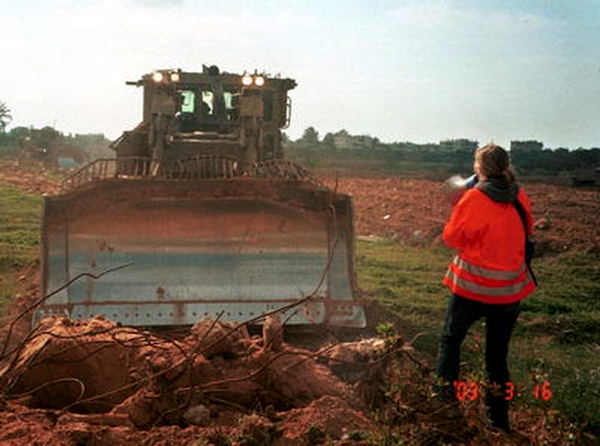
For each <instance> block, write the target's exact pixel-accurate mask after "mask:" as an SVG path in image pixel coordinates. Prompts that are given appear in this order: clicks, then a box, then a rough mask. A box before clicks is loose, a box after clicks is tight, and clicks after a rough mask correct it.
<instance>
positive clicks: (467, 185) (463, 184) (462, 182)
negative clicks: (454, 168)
mask: <svg viewBox="0 0 600 446" xmlns="http://www.w3.org/2000/svg"><path fill="white" fill-rule="evenodd" d="M477 181H479V179H478V178H477V175H476V174H473V175H471V176H470V177H468V178H463V177H462V176H460V175H453V176H451V177H450V178H448V179H447V180H446V181H444V192H445V194H446V198H447V200H448V201H449V202H450V203H451V204H452V205H453V206H454V205H455V204H456V203H458V200H460V197H462V196H463V194H464V193H465V192H466V191H467V190H469V189H472V188H474V187H475V185H476V184H477Z"/></svg>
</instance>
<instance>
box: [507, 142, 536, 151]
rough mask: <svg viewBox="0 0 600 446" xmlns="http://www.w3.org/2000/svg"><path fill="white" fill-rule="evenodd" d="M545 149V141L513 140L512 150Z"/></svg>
mask: <svg viewBox="0 0 600 446" xmlns="http://www.w3.org/2000/svg"><path fill="white" fill-rule="evenodd" d="M542 150H544V143H543V142H541V141H535V140H530V141H511V142H510V151H511V152H513V151H514V152H541V151H542Z"/></svg>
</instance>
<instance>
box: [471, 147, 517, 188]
mask: <svg viewBox="0 0 600 446" xmlns="http://www.w3.org/2000/svg"><path fill="white" fill-rule="evenodd" d="M475 161H477V163H478V164H479V168H480V169H481V172H482V173H483V174H484V175H485V176H486V177H488V178H502V179H503V180H504V181H506V182H507V183H508V184H512V183H514V182H515V181H516V176H515V172H514V170H513V168H512V166H511V164H510V156H509V154H508V152H507V151H506V150H504V149H503V148H502V147H500V146H497V145H496V144H487V145H485V146H483V147H480V148H478V149H477V150H476V151H475Z"/></svg>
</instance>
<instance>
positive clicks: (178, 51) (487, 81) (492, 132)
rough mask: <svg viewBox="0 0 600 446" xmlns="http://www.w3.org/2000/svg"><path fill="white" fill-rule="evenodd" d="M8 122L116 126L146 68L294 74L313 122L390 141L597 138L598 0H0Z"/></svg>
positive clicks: (304, 121)
mask: <svg viewBox="0 0 600 446" xmlns="http://www.w3.org/2000/svg"><path fill="white" fill-rule="evenodd" d="M0 57H1V58H0V101H2V102H4V103H6V104H7V105H8V106H9V107H10V109H11V110H12V115H13V122H12V123H11V125H10V126H9V129H10V128H11V127H14V126H18V125H23V126H35V127H42V126H45V125H51V126H54V127H55V128H57V129H58V130H60V131H62V132H64V133H104V134H105V135H106V136H107V137H109V138H111V139H114V138H116V137H118V136H119V135H120V134H121V132H122V131H124V130H129V129H131V128H133V127H134V126H135V125H136V124H137V123H138V122H139V121H140V120H141V101H142V96H141V90H140V89H136V87H132V86H126V85H125V81H128V80H137V79H139V78H140V77H141V76H142V75H143V74H145V73H149V72H151V71H153V70H155V69H162V68H181V69H182V70H184V71H200V70H201V67H202V64H206V65H213V64H215V65H217V66H219V67H220V68H221V70H223V71H229V72H234V73H235V72H239V73H241V72H243V71H244V70H251V71H254V69H258V70H259V71H263V70H264V71H266V72H267V73H271V74H277V73H280V74H281V75H282V76H283V77H290V78H293V79H296V81H297V82H298V87H296V89H294V90H293V91H291V93H290V95H291V97H292V104H293V105H292V106H293V111H292V125H291V127H290V128H289V129H288V130H287V133H288V135H289V136H290V137H292V138H293V139H295V138H298V137H300V136H301V135H302V132H303V131H304V129H305V128H306V127H308V126H313V127H315V128H316V129H317V130H318V131H319V134H320V135H321V137H322V136H324V135H325V134H326V133H327V132H336V131H339V130H341V129H345V130H347V131H349V132H350V133H351V134H368V135H371V136H374V137H378V138H379V139H381V140H382V141H384V142H392V141H412V142H417V143H426V142H438V141H440V140H445V139H451V138H470V139H474V140H477V141H479V142H480V143H487V142H490V141H494V142H496V143H497V144H500V145H504V146H506V147H508V146H509V144H510V141H511V140H529V139H536V140H539V141H543V142H544V145H545V146H546V147H551V148H558V147H567V148H572V149H575V148H578V147H584V148H590V147H600V0H304V1H301V0H254V1H242V0H232V1H227V0H222V1H218V0H217V1H215V0H210V1H209V0H196V1H194V0H103V1H100V0H46V1H34V0H20V1H18V2H16V1H14V0H0Z"/></svg>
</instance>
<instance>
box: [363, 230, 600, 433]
mask: <svg viewBox="0 0 600 446" xmlns="http://www.w3.org/2000/svg"><path fill="white" fill-rule="evenodd" d="M357 249H358V256H357V264H358V277H359V285H360V287H361V288H362V289H363V290H364V292H365V293H366V295H367V296H371V297H375V298H376V299H377V300H378V301H380V302H381V303H382V304H383V306H384V308H385V310H384V312H383V313H384V317H387V318H388V320H389V321H390V322H392V323H394V324H395V325H396V327H397V329H398V330H399V331H400V332H401V333H403V334H404V335H405V336H406V337H407V338H409V339H411V338H413V337H414V336H416V335H417V334H421V336H419V337H418V338H417V339H416V340H415V347H416V348H417V350H419V351H420V352H421V353H423V354H424V355H425V356H426V357H427V358H428V361H429V364H430V365H431V366H434V364H435V356H436V351H437V340H438V335H439V333H440V332H441V329H442V324H443V314H444V306H445V303H446V298H447V296H448V292H447V291H446V289H445V288H444V287H443V285H442V283H441V281H442V277H443V275H444V272H445V269H446V266H447V264H448V263H449V262H450V260H451V259H452V256H453V254H452V252H451V251H450V250H448V249H445V248H443V247H437V248H414V247H407V246H402V245H399V244H397V243H392V242H386V241H378V242H365V241H361V242H359V243H358V247H357ZM534 270H535V271H536V275H537V277H538V280H539V282H540V287H539V289H538V290H537V291H536V292H535V293H534V294H533V295H531V296H529V297H528V298H527V299H526V300H525V301H523V303H522V306H521V308H522V311H521V315H520V316H519V324H518V326H517V328H516V330H515V334H514V336H513V340H512V343H511V352H510V359H509V360H510V369H511V375H512V376H511V379H512V381H513V382H514V383H515V385H516V386H517V389H518V390H519V395H518V396H517V398H515V400H514V404H515V405H516V406H517V407H518V406H529V405H540V404H546V405H547V406H548V407H549V408H551V409H556V410H559V411H560V412H561V413H563V414H564V415H566V416H567V417H568V418H569V419H570V420H571V421H573V422H575V423H576V424H577V425H578V426H579V427H580V428H583V429H585V430H587V431H589V432H592V433H594V434H596V435H598V434H600V361H599V358H600V299H599V298H600V256H599V255H598V254H581V253H564V254H561V255H557V256H554V257H546V258H542V259H537V260H535V261H534ZM479 338H481V339H484V338H485V336H483V329H482V327H481V324H479V323H478V324H476V326H474V327H473V328H472V329H471V333H470V334H469V336H468V337H467V339H466V340H465V344H464V346H463V355H462V358H461V359H462V361H464V365H463V367H462V369H461V372H462V373H464V375H465V376H469V374H472V375H474V376H481V374H482V370H483V367H484V365H483V354H482V351H481V349H482V348H483V347H482V346H481V345H480V344H481V343H480V342H479V341H478V339H479ZM463 379H465V378H463ZM544 381H547V382H548V383H549V386H548V387H547V388H548V389H549V390H550V391H551V392H552V396H551V398H550V399H549V400H548V402H547V403H542V401H541V399H536V398H534V395H533V392H534V389H535V385H536V384H537V385H543V382H544Z"/></svg>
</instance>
